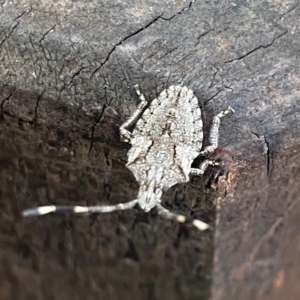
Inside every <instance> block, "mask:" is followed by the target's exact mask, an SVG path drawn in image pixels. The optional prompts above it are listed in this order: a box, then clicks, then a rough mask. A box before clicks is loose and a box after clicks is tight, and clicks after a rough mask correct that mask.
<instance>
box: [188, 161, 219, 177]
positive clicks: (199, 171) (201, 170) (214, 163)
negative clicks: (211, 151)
mask: <svg viewBox="0 0 300 300" xmlns="http://www.w3.org/2000/svg"><path fill="white" fill-rule="evenodd" d="M209 165H210V166H220V165H222V162H217V161H215V160H209V159H206V160H204V161H203V162H202V163H201V164H200V166H199V168H191V172H190V174H191V175H196V176H197V175H202V174H204V172H205V170H206V169H207V167H208V166H209Z"/></svg>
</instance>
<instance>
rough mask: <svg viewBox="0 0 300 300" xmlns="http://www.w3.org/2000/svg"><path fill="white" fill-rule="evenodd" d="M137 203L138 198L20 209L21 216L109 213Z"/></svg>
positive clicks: (128, 207) (131, 206)
mask: <svg viewBox="0 0 300 300" xmlns="http://www.w3.org/2000/svg"><path fill="white" fill-rule="evenodd" d="M137 203H138V200H137V199H135V200H132V201H129V202H125V203H119V204H116V205H96V206H78V205H46V206H38V207H34V208H29V209H25V210H23V211H22V216H23V217H33V216H41V215H46V214H49V213H56V212H70V213H75V214H78V213H95V214H96V213H110V212H113V211H117V210H126V209H130V208H133V207H134V206H135V205H136V204H137Z"/></svg>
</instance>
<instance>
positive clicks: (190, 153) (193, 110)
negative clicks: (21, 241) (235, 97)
mask: <svg viewBox="0 0 300 300" xmlns="http://www.w3.org/2000/svg"><path fill="white" fill-rule="evenodd" d="M135 88H136V91H137V94H138V95H139V97H140V100H141V103H140V105H139V106H138V108H137V110H136V111H135V112H134V113H133V114H132V116H131V117H130V118H129V119H128V120H127V121H126V122H125V123H124V124H123V125H122V126H121V127H120V135H121V138H122V139H123V140H124V141H127V142H130V143H131V145H132V147H131V149H130V150H129V152H128V163H127V164H126V166H127V167H128V168H129V169H130V170H131V171H132V172H133V174H134V176H135V178H136V180H137V181H138V183H139V185H140V188H139V192H138V196H137V199H134V200H132V201H129V202H126V203H121V204H117V205H104V206H100V205H99V206H61V205H58V206H54V205H50V206H42V207H37V208H32V209H28V210H25V211H24V212H23V216H32V215H42V214H46V213H50V212H57V211H71V212H75V213H108V212H112V211H116V210H125V209H130V208H132V207H134V206H135V205H137V204H138V205H139V207H140V208H141V209H142V210H144V211H145V212H149V211H150V210H151V209H153V208H154V207H156V208H157V211H158V213H159V214H160V215H162V216H163V217H165V218H167V219H172V220H176V221H177V222H187V218H186V217H185V216H183V215H178V214H175V213H172V212H170V211H169V210H167V209H166V208H164V207H163V206H162V205H161V196H162V192H163V191H165V190H167V189H169V188H170V187H172V186H173V185H175V184H176V183H183V182H187V181H189V176H190V174H193V175H200V174H203V173H204V171H205V170H206V168H207V166H208V165H219V163H218V162H216V161H213V160H209V159H205V160H204V161H203V162H202V163H201V165H200V166H199V168H191V165H192V162H193V161H194V159H195V158H196V157H197V156H199V155H203V156H206V155H207V154H209V153H212V152H214V150H215V149H216V148H217V146H218V137H219V126H220V119H221V118H222V117H223V116H225V115H226V114H228V113H229V112H234V110H233V109H232V108H231V107H228V108H227V109H226V110H224V111H222V112H220V113H219V114H217V115H216V116H215V117H214V118H213V122H212V126H211V129H210V135H209V145H208V146H207V147H205V148H204V149H203V150H202V151H201V149H202V142H203V122H202V117H201V110H200V108H199V105H198V99H197V98H196V97H195V95H194V93H193V91H192V90H190V89H189V88H188V87H186V86H184V87H182V86H171V87H169V88H168V89H166V90H164V91H162V93H161V94H160V95H159V96H158V97H157V98H155V99H154V100H153V101H152V102H151V104H150V105H149V107H148V108H146V106H147V105H148V103H147V101H146V100H145V97H144V96H143V94H142V93H141V92H140V89H139V87H138V86H136V87H135ZM135 123H136V125H135V128H134V130H133V132H132V133H131V132H130V131H129V130H128V128H130V127H132V126H133V125H134V124H135ZM191 222H192V224H193V225H195V226H196V227H197V228H198V229H200V230H205V229H207V228H208V227H209V226H208V225H207V224H206V223H204V222H202V221H200V220H193V221H191Z"/></svg>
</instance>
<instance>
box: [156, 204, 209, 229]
mask: <svg viewBox="0 0 300 300" xmlns="http://www.w3.org/2000/svg"><path fill="white" fill-rule="evenodd" d="M156 207H157V211H158V214H159V215H161V216H162V217H164V218H166V219H168V220H173V221H176V222H178V223H189V221H188V220H187V218H186V217H185V216H183V215H178V214H175V213H172V212H170V211H169V210H168V209H166V208H164V207H163V206H161V205H160V204H157V205H156ZM191 223H192V224H193V225H194V226H195V227H197V228H198V229H199V230H200V231H204V230H206V229H208V228H209V225H208V224H206V223H204V222H202V221H200V220H197V219H195V220H192V221H191Z"/></svg>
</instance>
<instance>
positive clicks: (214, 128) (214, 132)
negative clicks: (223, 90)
mask: <svg viewBox="0 0 300 300" xmlns="http://www.w3.org/2000/svg"><path fill="white" fill-rule="evenodd" d="M230 112H233V113H234V109H233V108H232V107H230V106H229V107H228V108H227V109H225V110H223V111H221V112H220V113H219V114H217V115H216V116H214V118H213V121H212V125H211V128H210V132H209V143H210V145H208V146H207V147H205V148H204V149H203V150H202V151H201V152H200V155H206V154H209V153H212V152H214V151H215V149H216V148H217V147H218V140H219V127H220V123H221V118H223V117H224V116H226V115H227V114H229V113H230Z"/></svg>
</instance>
